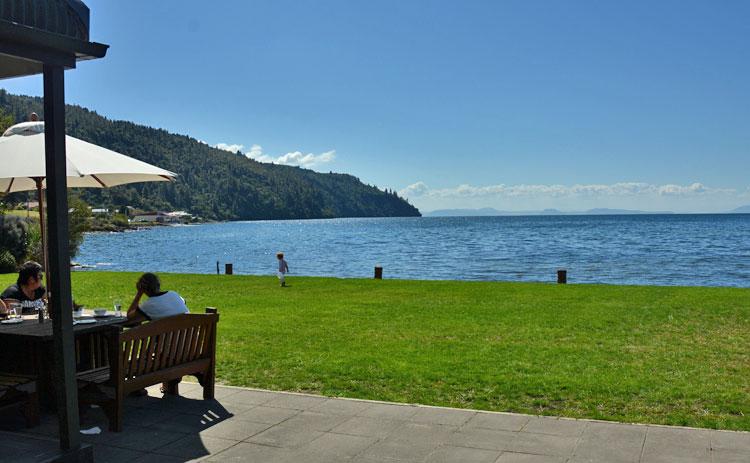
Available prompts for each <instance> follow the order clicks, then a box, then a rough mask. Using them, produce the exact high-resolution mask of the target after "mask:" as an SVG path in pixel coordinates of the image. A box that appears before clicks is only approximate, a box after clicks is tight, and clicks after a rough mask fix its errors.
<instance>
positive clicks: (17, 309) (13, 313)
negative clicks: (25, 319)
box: [8, 302, 23, 318]
mask: <svg viewBox="0 0 750 463" xmlns="http://www.w3.org/2000/svg"><path fill="white" fill-rule="evenodd" d="M22 311H23V308H22V306H21V303H20V302H11V303H10V304H8V318H21V312H22Z"/></svg>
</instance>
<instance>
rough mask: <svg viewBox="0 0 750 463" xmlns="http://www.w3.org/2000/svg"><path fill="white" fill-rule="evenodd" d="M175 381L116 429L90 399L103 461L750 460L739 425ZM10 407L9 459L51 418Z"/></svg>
mask: <svg viewBox="0 0 750 463" xmlns="http://www.w3.org/2000/svg"><path fill="white" fill-rule="evenodd" d="M180 390H181V393H182V396H181V397H173V396H163V395H162V394H161V392H160V391H159V389H158V387H152V388H149V389H148V395H147V396H144V397H133V398H131V397H129V398H128V399H127V400H126V403H125V419H124V431H123V432H122V433H111V432H109V431H108V430H107V424H108V423H107V420H106V417H105V416H104V414H103V412H102V410H101V409H91V410H87V412H86V414H85V415H84V416H83V418H82V427H84V428H90V427H93V426H99V427H100V428H101V429H102V432H101V433H100V434H95V435H85V436H81V438H82V440H83V441H84V442H86V443H90V444H92V445H93V446H94V453H95V456H96V458H97V461H108V462H109V461H112V462H118V461H134V462H140V463H148V462H160V463H172V462H177V461H183V462H184V461H199V460H200V461H229V462H233V461H236V462H245V461H248V462H268V463H273V462H284V463H287V462H301V461H304V462H306V463H316V462H321V463H336V462H357V463H375V462H431V463H437V462H467V463H470V462H478V463H489V462H493V463H562V462H565V463H600V462H607V463H660V462H670V463H671V462H684V463H693V462H701V463H737V462H742V463H750V433H747V432H732V431H715V430H706V429H692V428H682V427H669V426H658V425H631V424H622V423H611V422H603V421H596V420H571V419H566V418H554V417H540V416H530V415H520V414H513V413H492V412H484V411H472V410H458V409H449V408H444V407H430V406H421V405H409V404H397V403H386V402H377V401H367V400H355V399H340V398H329V397H321V396H315V395H309V394H300V393H283V392H273V391H264V390H258V389H243V388H235V387H223V386H217V388H216V397H217V399H215V400H208V401H204V400H203V399H202V390H201V389H200V387H199V386H197V385H194V384H189V383H183V384H181V385H180ZM15 415H18V413H15V414H9V416H8V418H5V417H4V416H2V415H0V424H1V425H2V426H0V428H2V429H6V430H7V429H9V428H10V429H11V430H12V431H14V433H15V435H18V436H19V439H18V442H13V440H12V439H10V440H8V439H6V443H8V444H9V445H10V444H16V445H15V446H14V447H13V449H12V451H13V452H16V453H18V451H20V452H22V453H23V452H26V453H28V454H29V456H30V458H25V454H24V455H21V454H18V455H16V454H15V453H13V455H14V458H15V459H17V460H20V461H25V460H28V461H34V459H33V452H35V451H36V452H37V453H38V449H35V448H33V446H27V447H23V445H22V444H23V442H24V441H23V439H24V438H25V439H27V440H28V439H30V438H32V440H33V439H39V438H40V436H43V437H52V438H54V437H55V436H56V435H57V420H56V418H55V417H53V416H48V415H46V416H43V417H42V421H41V425H40V426H38V427H36V428H31V429H29V430H25V429H23V428H22V424H19V423H20V421H19V419H18V417H15V418H13V416H15ZM14 420H15V421H14ZM19 429H22V431H21V432H20V433H19V432H18V430H19ZM19 449H20V450H19ZM9 452H10V450H9ZM8 454H10V453H8ZM0 458H1V457H0ZM24 459H25V460H24Z"/></svg>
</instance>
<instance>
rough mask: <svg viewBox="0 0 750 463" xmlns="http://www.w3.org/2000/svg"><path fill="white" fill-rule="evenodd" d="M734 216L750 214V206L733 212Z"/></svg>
mask: <svg viewBox="0 0 750 463" xmlns="http://www.w3.org/2000/svg"><path fill="white" fill-rule="evenodd" d="M732 214H750V205H747V206H742V207H738V208H737V209H734V210H732Z"/></svg>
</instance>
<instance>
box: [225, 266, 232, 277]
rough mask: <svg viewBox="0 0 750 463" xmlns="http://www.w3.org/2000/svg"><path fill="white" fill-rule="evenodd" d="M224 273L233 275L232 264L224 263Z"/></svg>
mask: <svg viewBox="0 0 750 463" xmlns="http://www.w3.org/2000/svg"><path fill="white" fill-rule="evenodd" d="M224 273H226V274H227V275H231V274H232V273H233V269H232V264H224Z"/></svg>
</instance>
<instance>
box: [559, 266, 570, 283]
mask: <svg viewBox="0 0 750 463" xmlns="http://www.w3.org/2000/svg"><path fill="white" fill-rule="evenodd" d="M557 283H558V284H561V285H564V284H567V283H568V271H567V270H565V269H564V268H561V269H559V270H558V271H557Z"/></svg>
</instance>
